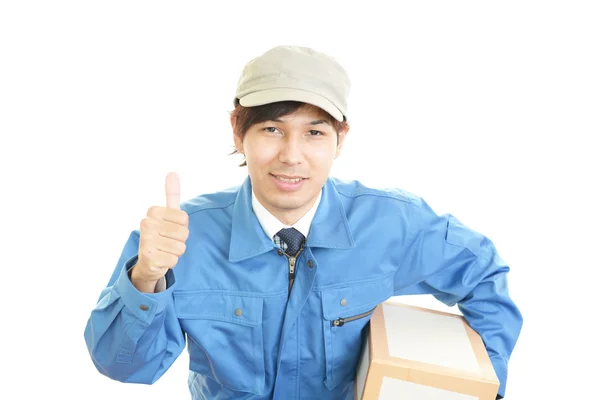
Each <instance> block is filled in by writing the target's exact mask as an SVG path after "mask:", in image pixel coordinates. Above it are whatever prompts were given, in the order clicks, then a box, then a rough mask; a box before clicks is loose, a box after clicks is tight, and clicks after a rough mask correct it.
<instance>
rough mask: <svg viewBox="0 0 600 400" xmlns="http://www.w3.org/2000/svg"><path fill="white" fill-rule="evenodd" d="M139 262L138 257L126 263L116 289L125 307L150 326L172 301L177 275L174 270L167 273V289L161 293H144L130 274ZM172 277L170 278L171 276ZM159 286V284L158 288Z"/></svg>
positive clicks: (116, 283)
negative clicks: (136, 286) (155, 317)
mask: <svg viewBox="0 0 600 400" xmlns="http://www.w3.org/2000/svg"><path fill="white" fill-rule="evenodd" d="M136 262H137V255H135V256H133V257H131V258H130V259H129V260H127V261H126V262H125V265H124V266H123V269H122V270H121V273H120V275H119V278H118V279H117V281H116V282H115V289H116V291H117V292H118V293H119V295H120V296H121V298H122V300H123V303H124V304H125V307H127V309H128V310H129V311H130V312H131V313H132V314H134V315H135V316H136V317H137V318H138V319H139V320H140V321H142V322H144V323H145V324H148V325H149V324H150V322H152V320H153V319H154V316H155V315H156V314H158V313H161V312H163V311H164V310H165V308H166V307H167V305H168V304H169V302H171V301H172V292H173V287H174V286H175V275H174V274H173V271H172V270H169V272H167V276H166V279H164V281H165V288H164V290H163V291H161V292H159V293H142V292H140V291H139V290H137V289H136V288H135V286H133V283H131V280H130V279H129V275H128V272H129V270H130V269H131V268H132V267H133V266H134V265H135V263H136ZM169 275H170V276H169ZM159 283H160V281H159ZM158 285H159V284H157V287H158Z"/></svg>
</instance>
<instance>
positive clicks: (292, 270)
mask: <svg viewBox="0 0 600 400" xmlns="http://www.w3.org/2000/svg"><path fill="white" fill-rule="evenodd" d="M288 261H289V265H290V275H289V278H290V279H289V282H290V285H289V288H288V298H289V297H290V294H291V293H292V286H294V277H295V275H294V273H295V272H296V257H289V258H288Z"/></svg>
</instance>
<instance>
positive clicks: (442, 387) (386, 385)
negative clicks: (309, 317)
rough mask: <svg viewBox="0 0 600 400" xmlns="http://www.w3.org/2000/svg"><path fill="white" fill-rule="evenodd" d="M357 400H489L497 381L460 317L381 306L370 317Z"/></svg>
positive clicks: (410, 307) (479, 343)
mask: <svg viewBox="0 0 600 400" xmlns="http://www.w3.org/2000/svg"><path fill="white" fill-rule="evenodd" d="M367 329H368V331H367V333H366V340H365V343H364V345H363V348H362V355H361V358H360V362H359V365H358V370H357V377H356V386H355V398H356V399H358V400H375V399H378V400H391V399H402V400H434V399H435V400H476V399H477V400H494V399H495V398H496V394H497V393H498V387H499V386H500V382H499V381H498V378H497V377H496V373H495V372H494V367H493V366H492V363H491V361H490V359H489V356H488V354H487V352H486V350H485V346H484V344H483V341H482V339H481V337H480V336H479V335H478V334H477V332H475V331H474V330H473V329H472V328H471V327H470V326H469V325H468V324H467V322H466V320H465V319H464V317H463V316H461V315H456V314H451V313H446V312H441V311H437V310H431V309H427V308H423V307H417V306H413V305H407V304H398V303H392V302H389V301H388V302H385V303H383V304H380V305H379V306H378V307H377V308H376V310H375V311H374V313H373V316H372V317H371V321H370V326H369V327H368V328H367Z"/></svg>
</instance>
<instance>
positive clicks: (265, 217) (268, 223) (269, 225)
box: [252, 190, 322, 239]
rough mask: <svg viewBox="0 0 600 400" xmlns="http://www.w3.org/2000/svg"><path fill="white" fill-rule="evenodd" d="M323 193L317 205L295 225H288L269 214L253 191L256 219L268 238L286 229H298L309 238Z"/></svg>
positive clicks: (318, 198) (253, 206)
mask: <svg viewBox="0 0 600 400" xmlns="http://www.w3.org/2000/svg"><path fill="white" fill-rule="evenodd" d="M321 192H322V190H321V191H319V195H318V197H317V200H316V201H315V204H313V206H312V207H311V208H310V210H308V211H307V212H306V214H304V215H303V216H302V218H300V219H299V220H298V222H296V223H295V224H293V225H286V224H284V223H283V222H281V221H279V220H278V219H277V218H276V217H275V216H274V215H273V214H271V213H270V212H269V210H267V209H266V208H265V207H264V206H263V205H262V204H261V203H260V201H258V199H257V198H256V195H255V194H254V190H253V191H252V209H253V210H254V214H256V218H257V219H258V222H259V223H260V226H261V227H262V228H263V230H264V231H265V233H266V234H267V237H269V238H271V239H272V238H273V236H275V235H276V234H277V232H279V231H280V230H281V229H284V228H296V230H298V231H299V232H300V233H302V234H303V235H304V237H308V233H309V231H310V224H311V223H312V220H313V218H314V216H315V213H316V212H317V208H318V207H319V203H320V202H321Z"/></svg>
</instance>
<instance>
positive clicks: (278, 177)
mask: <svg viewBox="0 0 600 400" xmlns="http://www.w3.org/2000/svg"><path fill="white" fill-rule="evenodd" d="M275 178H277V179H279V180H280V181H282V182H286V183H296V182H300V181H301V180H302V178H297V179H286V178H282V177H281V176H276V177H275Z"/></svg>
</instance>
